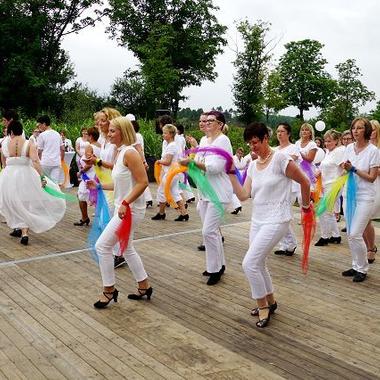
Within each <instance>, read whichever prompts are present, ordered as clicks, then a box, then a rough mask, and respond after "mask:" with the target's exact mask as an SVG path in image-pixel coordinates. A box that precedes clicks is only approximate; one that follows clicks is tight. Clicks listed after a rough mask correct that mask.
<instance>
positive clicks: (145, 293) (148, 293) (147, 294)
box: [128, 287, 153, 301]
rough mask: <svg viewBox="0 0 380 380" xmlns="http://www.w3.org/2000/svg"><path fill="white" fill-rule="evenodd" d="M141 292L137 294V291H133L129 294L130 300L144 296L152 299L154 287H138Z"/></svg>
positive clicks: (140, 298)
mask: <svg viewBox="0 0 380 380" xmlns="http://www.w3.org/2000/svg"><path fill="white" fill-rule="evenodd" d="M137 290H138V292H139V294H135V293H132V294H128V298H129V299H130V300H137V301H139V300H142V299H143V298H144V297H146V298H147V299H148V300H150V297H151V296H152V293H153V288H152V287H150V288H148V289H140V288H138V289H137Z"/></svg>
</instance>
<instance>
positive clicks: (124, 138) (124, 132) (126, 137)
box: [110, 116, 136, 145]
mask: <svg viewBox="0 0 380 380" xmlns="http://www.w3.org/2000/svg"><path fill="white" fill-rule="evenodd" d="M110 124H112V126H113V127H115V128H117V129H119V130H120V134H121V142H122V144H123V145H133V144H134V143H135V142H136V132H135V130H134V128H133V125H132V123H131V121H130V120H129V119H128V118H127V117H123V116H119V117H115V118H114V119H112V120H111V122H110Z"/></svg>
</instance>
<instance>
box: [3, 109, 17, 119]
mask: <svg viewBox="0 0 380 380" xmlns="http://www.w3.org/2000/svg"><path fill="white" fill-rule="evenodd" d="M3 118H4V119H6V120H8V121H9V120H14V121H17V120H18V119H19V117H18V113H17V112H16V111H15V110H12V109H8V110H4V112H3Z"/></svg>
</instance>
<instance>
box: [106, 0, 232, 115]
mask: <svg viewBox="0 0 380 380" xmlns="http://www.w3.org/2000/svg"><path fill="white" fill-rule="evenodd" d="M110 6H111V10H110V19H111V26H110V28H109V31H110V32H111V34H112V36H113V37H118V41H119V43H120V44H121V45H122V46H126V47H128V48H129V49H130V50H131V51H133V53H134V54H135V55H136V57H137V58H138V59H139V60H140V63H141V72H142V74H143V76H144V80H145V82H146V85H147V91H148V92H150V94H151V95H150V96H151V98H152V99H154V102H155V104H154V106H156V107H160V108H171V109H172V111H173V112H174V113H176V112H177V111H178V104H179V101H180V100H181V99H183V97H182V95H181V93H182V90H183V89H184V88H185V87H188V86H190V85H196V86H199V85H200V84H201V82H202V81H203V80H205V79H207V80H214V79H215V78H216V76H217V74H216V72H215V71H214V68H215V57H216V56H217V55H218V54H219V53H220V52H221V51H222V46H224V45H225V44H226V41H225V39H224V38H223V34H224V32H225V30H226V27H224V26H222V25H220V24H219V23H218V20H217V18H216V16H215V15H214V14H213V12H214V11H216V10H217V9H218V8H217V7H215V6H214V5H213V4H212V0H186V1H184V0H110Z"/></svg>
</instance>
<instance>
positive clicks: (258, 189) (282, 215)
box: [230, 122, 311, 328]
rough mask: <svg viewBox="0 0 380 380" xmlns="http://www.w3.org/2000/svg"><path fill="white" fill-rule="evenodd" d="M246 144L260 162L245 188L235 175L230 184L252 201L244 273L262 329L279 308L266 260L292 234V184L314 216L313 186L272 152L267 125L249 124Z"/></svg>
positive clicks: (286, 159)
mask: <svg viewBox="0 0 380 380" xmlns="http://www.w3.org/2000/svg"><path fill="white" fill-rule="evenodd" d="M244 140H245V141H246V142H247V143H248V144H249V145H250V147H251V150H253V151H254V152H255V153H256V154H257V155H258V159H257V160H255V161H253V162H252V163H251V164H250V166H249V168H248V172H247V179H246V181H245V183H244V186H243V187H241V185H240V184H239V182H238V181H237V179H236V177H235V176H234V175H233V174H230V180H231V183H232V185H233V188H234V191H235V194H236V195H237V196H238V198H239V199H240V200H241V201H244V200H246V199H248V198H249V197H251V198H252V204H253V208H252V209H253V211H252V219H251V220H252V223H251V229H250V233H249V248H248V252H247V254H246V255H245V257H244V260H243V270H244V272H245V275H246V276H247V278H248V281H249V284H250V287H251V291H252V298H254V299H255V300H256V302H257V308H255V309H253V310H252V312H251V314H252V315H255V316H258V317H259V321H258V322H257V323H256V326H257V327H260V328H262V327H266V326H267V325H268V322H269V320H270V316H271V314H272V313H273V312H274V311H275V310H276V308H277V303H276V301H275V297H274V292H273V285H272V279H271V276H270V274H269V271H268V268H267V267H266V258H267V256H268V254H269V253H270V252H271V251H272V250H273V248H274V246H275V245H276V244H277V243H278V242H279V241H280V239H281V238H282V237H283V236H284V235H285V234H286V233H287V231H288V230H289V223H290V221H291V219H292V211H291V207H292V203H291V193H292V180H294V181H296V182H298V183H299V184H300V185H301V194H302V207H303V209H304V212H311V210H310V183H309V180H308V179H307V178H306V176H305V175H304V174H303V173H302V171H301V170H300V169H299V168H298V166H297V165H296V164H295V163H294V162H293V160H292V158H291V157H290V156H289V155H286V154H284V153H282V152H281V150H277V151H274V150H272V149H271V147H270V146H269V129H268V128H267V127H266V125H265V124H263V123H257V122H255V123H252V124H249V125H248V126H247V127H246V128H245V130H244Z"/></svg>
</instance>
